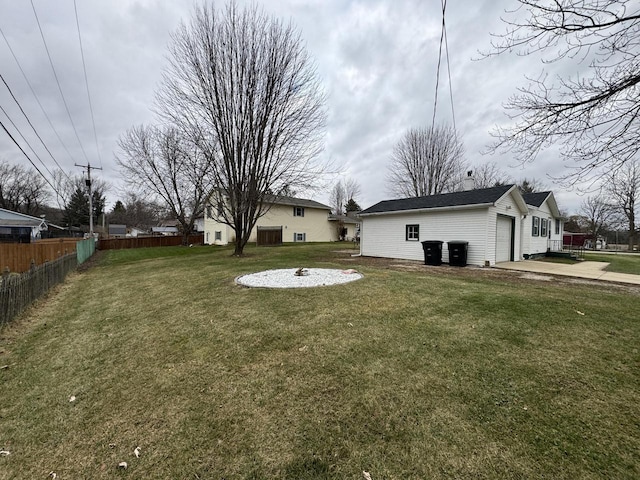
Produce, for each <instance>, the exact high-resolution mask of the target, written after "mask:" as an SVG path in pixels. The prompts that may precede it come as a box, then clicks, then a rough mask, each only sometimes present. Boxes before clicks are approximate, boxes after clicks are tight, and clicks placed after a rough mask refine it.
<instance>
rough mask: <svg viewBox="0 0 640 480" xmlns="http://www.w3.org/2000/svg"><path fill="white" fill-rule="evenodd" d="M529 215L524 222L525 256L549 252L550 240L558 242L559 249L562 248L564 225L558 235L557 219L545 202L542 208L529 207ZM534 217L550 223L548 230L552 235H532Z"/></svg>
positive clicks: (523, 241)
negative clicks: (544, 219)
mask: <svg viewBox="0 0 640 480" xmlns="http://www.w3.org/2000/svg"><path fill="white" fill-rule="evenodd" d="M528 207H529V214H528V215H527V218H525V219H524V220H523V222H522V253H523V255H536V254H542V253H545V252H546V251H547V248H548V247H549V240H554V241H557V242H556V243H557V244H558V246H559V247H561V246H562V223H561V224H560V233H558V234H556V218H555V217H554V216H553V214H552V213H551V209H550V208H549V205H548V204H547V201H546V200H545V201H544V202H543V203H542V205H540V207H534V206H532V205H528ZM533 217H538V218H540V219H541V220H542V219H543V218H546V219H547V221H548V222H549V225H548V228H549V232H551V233H550V234H549V233H547V236H546V237H543V236H541V235H540V232H539V234H538V236H536V237H534V236H533V234H532V228H533Z"/></svg>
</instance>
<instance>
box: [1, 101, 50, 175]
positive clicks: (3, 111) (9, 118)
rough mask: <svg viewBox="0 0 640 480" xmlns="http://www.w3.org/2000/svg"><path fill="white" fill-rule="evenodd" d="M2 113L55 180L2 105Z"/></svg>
mask: <svg viewBox="0 0 640 480" xmlns="http://www.w3.org/2000/svg"><path fill="white" fill-rule="evenodd" d="M0 111H1V112H2V113H4V116H5V117H7V119H8V120H9V122H11V125H12V126H13V128H15V129H16V132H18V135H20V138H22V140H23V141H24V143H26V144H27V145H28V147H29V148H30V149H31V153H33V154H34V155H35V157H36V158H37V159H38V160H39V161H40V163H41V164H42V166H43V167H44V169H45V170H46V171H47V172H49V175H51V178H53V173H52V172H51V170H49V168H48V167H47V165H46V164H45V163H44V162H43V161H42V159H41V158H40V156H39V155H38V154H37V153H36V151H35V150H34V149H33V147H32V146H31V144H30V143H29V140H27V139H26V138H25V137H24V135H23V134H22V132H21V131H20V129H19V128H18V126H17V125H16V124H15V123H14V121H13V120H11V117H10V116H9V114H8V113H7V112H6V110H5V109H4V108H3V107H2V105H0Z"/></svg>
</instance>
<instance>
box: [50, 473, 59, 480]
mask: <svg viewBox="0 0 640 480" xmlns="http://www.w3.org/2000/svg"><path fill="white" fill-rule="evenodd" d="M49 476H50V477H51V478H53V479H54V480H55V479H56V478H57V476H58V474H57V473H56V472H49Z"/></svg>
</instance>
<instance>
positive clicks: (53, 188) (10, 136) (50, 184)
mask: <svg viewBox="0 0 640 480" xmlns="http://www.w3.org/2000/svg"><path fill="white" fill-rule="evenodd" d="M0 108H2V107H0ZM5 115H6V114H5ZM7 118H8V117H7ZM0 127H2V129H3V130H4V131H5V132H6V133H7V135H9V138H10V139H11V140H12V141H13V143H15V144H16V146H17V147H18V148H19V149H20V151H21V152H22V154H23V155H24V156H25V157H27V160H29V162H30V163H31V165H33V168H35V169H36V171H37V172H38V173H39V174H40V175H41V176H42V178H44V180H45V182H47V183H48V184H49V186H50V187H51V189H52V190H53V191H54V192H55V193H56V195H58V196H61V195H60V192H58V190H56V187H54V186H53V184H52V183H51V182H50V181H49V179H48V178H47V177H46V176H45V175H44V174H43V173H42V172H41V171H40V169H39V168H38V167H37V166H36V164H35V163H33V160H31V158H30V157H29V155H27V152H25V151H24V150H23V149H22V147H21V146H20V144H19V143H18V142H17V141H16V139H15V138H13V135H11V133H10V132H9V130H7V127H5V126H4V123H2V120H0Z"/></svg>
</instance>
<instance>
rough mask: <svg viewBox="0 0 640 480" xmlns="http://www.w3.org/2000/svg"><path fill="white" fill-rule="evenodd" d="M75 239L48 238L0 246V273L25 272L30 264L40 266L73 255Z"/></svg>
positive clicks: (76, 240)
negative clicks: (7, 271) (6, 271)
mask: <svg viewBox="0 0 640 480" xmlns="http://www.w3.org/2000/svg"><path fill="white" fill-rule="evenodd" d="M77 242H78V239H77V238H50V239H46V240H38V241H36V242H34V243H2V244H0V271H5V270H6V269H7V268H8V269H9V270H10V271H11V272H18V273H20V272H26V271H27V270H29V268H30V267H31V263H32V262H34V263H35V264H36V265H42V264H43V263H45V262H51V261H53V260H55V259H56V258H59V257H61V256H63V255H66V254H68V253H75V251H76V243H77Z"/></svg>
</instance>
